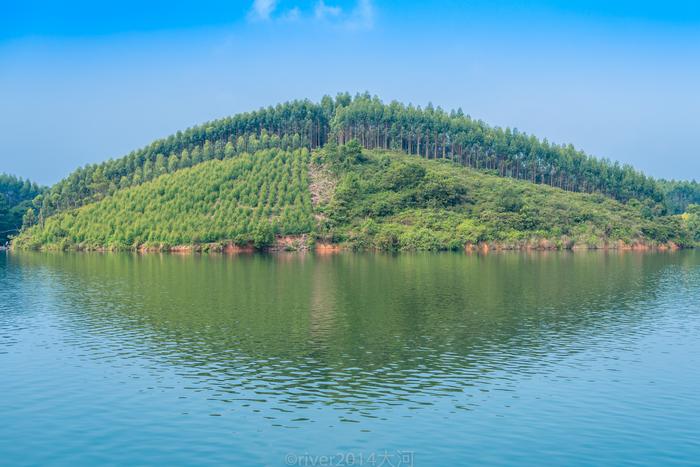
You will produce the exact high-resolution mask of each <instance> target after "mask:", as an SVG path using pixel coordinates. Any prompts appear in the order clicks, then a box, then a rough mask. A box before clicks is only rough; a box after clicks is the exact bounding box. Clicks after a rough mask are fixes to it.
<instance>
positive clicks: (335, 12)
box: [314, 0, 343, 20]
mask: <svg viewBox="0 0 700 467" xmlns="http://www.w3.org/2000/svg"><path fill="white" fill-rule="evenodd" d="M342 12H343V9H342V8H340V7H339V6H331V5H326V2H324V1H323V0H319V2H318V3H317V4H316V8H314V17H315V18H316V19H319V20H324V19H326V18H329V17H337V16H340V14H341V13H342Z"/></svg>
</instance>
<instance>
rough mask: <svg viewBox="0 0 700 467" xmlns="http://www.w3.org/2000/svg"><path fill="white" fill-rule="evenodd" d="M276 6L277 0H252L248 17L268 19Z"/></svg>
mask: <svg viewBox="0 0 700 467" xmlns="http://www.w3.org/2000/svg"><path fill="white" fill-rule="evenodd" d="M275 8H277V0H254V1H253V7H252V8H251V9H250V13H249V14H248V17H249V18H251V19H255V20H268V19H270V15H272V13H273V12H274V11H275Z"/></svg>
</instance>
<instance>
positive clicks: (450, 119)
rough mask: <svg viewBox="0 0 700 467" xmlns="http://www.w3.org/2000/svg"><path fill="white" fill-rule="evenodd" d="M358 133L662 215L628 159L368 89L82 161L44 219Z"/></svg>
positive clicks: (51, 197) (651, 189)
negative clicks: (219, 166)
mask: <svg viewBox="0 0 700 467" xmlns="http://www.w3.org/2000/svg"><path fill="white" fill-rule="evenodd" d="M351 139H355V140H357V141H359V142H360V143H361V145H362V146H363V147H364V148H365V149H385V150H393V151H400V152H403V153H405V154H410V155H414V156H418V157H421V158H424V159H449V160H453V161H456V162H458V163H459V164H462V165H464V166H468V167H472V168H475V169H478V170H481V171H484V172H488V173H491V174H494V175H498V176H502V177H511V178H516V179H520V180H525V181H529V182H532V183H536V184H546V185H551V186H554V187H557V188H560V189H563V190H566V191H573V192H582V193H600V194H603V195H605V196H609V197H611V198H614V199H616V200H619V201H622V202H627V201H629V200H632V199H634V200H638V201H640V202H641V203H642V204H644V206H645V209H646V210H647V212H648V214H649V215H659V214H662V213H663V212H664V211H665V209H666V207H665V206H664V204H663V203H664V193H663V192H662V190H661V189H660V187H659V185H658V184H657V183H656V182H655V181H654V180H653V179H652V178H650V177H647V176H645V175H644V174H642V173H641V172H639V171H637V170H635V169H633V168H632V167H630V166H627V165H620V164H618V163H616V162H610V161H608V160H604V159H596V158H594V157H591V156H588V155H586V154H585V153H583V152H582V151H579V150H576V149H575V148H574V147H573V146H571V145H566V146H560V145H556V144H552V143H549V142H548V141H547V140H546V139H545V140H540V139H537V138H536V137H534V136H532V135H527V134H525V133H521V132H519V131H517V130H514V129H508V128H505V129H503V128H499V127H491V126H489V125H487V124H485V123H484V122H482V121H480V120H474V119H472V118H471V117H469V116H467V115H464V114H463V113H462V111H461V110H457V111H452V112H445V111H443V110H442V109H440V108H433V107H432V106H431V105H428V106H427V107H425V108H420V107H414V106H412V105H404V104H400V103H398V102H392V103H390V104H385V103H383V102H382V101H380V100H379V99H378V98H376V97H371V96H369V95H368V94H363V95H357V96H355V97H351V96H350V95H349V94H339V95H338V96H337V97H336V98H331V97H324V98H323V99H322V100H321V102H320V103H313V102H310V101H308V100H307V101H294V102H289V103H285V104H280V105H277V106H275V107H268V108H263V109H260V110H258V111H255V112H249V113H243V114H239V115H235V116H233V117H228V118H224V119H221V120H216V121H212V122H209V123H205V124H203V125H200V126H196V127H193V128H190V129H187V130H185V131H183V132H178V133H176V134H175V135H172V136H169V137H168V138H166V139H162V140H158V141H155V142H154V143H152V144H150V145H148V146H147V147H145V148H143V149H140V150H137V151H134V152H132V153H130V154H129V155H127V156H125V157H122V158H119V159H114V160H109V161H107V162H104V163H101V164H94V165H89V166H86V167H83V168H81V169H78V170H76V171H75V172H73V173H72V174H70V175H69V176H68V177H67V178H66V179H64V180H63V181H61V182H59V183H58V184H56V185H55V186H54V187H52V188H51V190H50V192H49V194H48V195H47V196H45V197H44V198H43V201H42V206H41V216H42V217H47V216H49V215H52V214H54V213H56V212H58V211H62V210H66V209H71V208H75V207H78V206H82V205H84V204H86V203H89V202H93V201H98V200H101V199H103V198H104V197H106V196H108V195H111V194H113V193H114V192H116V191H117V190H120V189H124V188H128V187H133V186H137V185H140V184H141V183H144V182H147V181H149V180H153V179H154V178H156V177H158V176H160V175H163V174H166V173H172V172H175V171H177V170H180V169H183V168H187V167H191V166H194V165H197V164H199V163H201V162H205V161H208V160H214V159H219V160H221V159H225V158H230V157H232V156H234V155H237V154H240V153H243V152H255V151H257V150H262V149H269V148H279V149H283V150H296V149H300V148H307V149H310V150H313V149H315V148H318V147H322V146H324V145H325V144H326V143H327V142H329V141H334V142H337V143H339V144H342V143H346V142H348V141H350V140H351Z"/></svg>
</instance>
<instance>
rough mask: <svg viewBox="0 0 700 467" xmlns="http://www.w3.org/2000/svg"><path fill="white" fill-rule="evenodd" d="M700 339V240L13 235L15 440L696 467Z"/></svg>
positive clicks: (9, 390)
mask: <svg viewBox="0 0 700 467" xmlns="http://www.w3.org/2000/svg"><path fill="white" fill-rule="evenodd" d="M699 336H700V252H695V251H680V252H667V253H637V252H609V253H605V252H586V253H583V252H582V253H571V252H551V253H503V254H489V255H486V256H480V255H464V254H448V253H445V254H404V255H397V256H392V255H379V254H352V253H342V254H337V255H328V256H323V255H313V254H295V253H292V254H278V255H250V256H246V255H241V256H223V255H222V256H219V255H211V256H207V255H202V256H198V255H193V256H177V255H155V254H154V255H144V256H139V255H132V254H87V253H83V254H69V253H65V254H60V253H57V254H50V253H12V252H8V253H0V459H2V461H1V462H3V463H6V464H12V465H36V464H50V465H86V464H105V463H110V464H130V465H149V464H150V465H153V464H164V465H168V464H170V465H219V464H222V463H226V464H230V465H260V464H264V465H299V466H310V465H369V466H379V465H385V466H388V465H394V466H396V465H456V464H465V463H474V464H479V465H505V464H513V463H519V464H531V465H542V464H555V465H574V464H575V465H600V464H609V465H622V464H642V465H652V464H657V465H658V464H696V463H697V462H698V460H699V459H700V396H698V393H699V390H700V338H699ZM324 456H325V457H324ZM324 461H325V462H326V463H325V464H324V463H323V462H324ZM380 462H385V463H384V464H380ZM387 462H391V463H387Z"/></svg>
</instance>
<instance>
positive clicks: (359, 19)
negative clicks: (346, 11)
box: [346, 0, 374, 29]
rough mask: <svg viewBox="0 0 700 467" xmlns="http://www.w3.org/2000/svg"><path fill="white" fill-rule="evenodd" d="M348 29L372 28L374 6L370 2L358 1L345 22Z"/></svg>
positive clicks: (369, 0) (370, 0) (368, 0)
mask: <svg viewBox="0 0 700 467" xmlns="http://www.w3.org/2000/svg"><path fill="white" fill-rule="evenodd" d="M346 26H347V27H349V28H350V29H371V28H372V26H374V4H373V3H372V0H358V1H357V4H356V5H355V8H354V9H353V10H352V13H351V14H350V18H349V19H348V21H347V22H346Z"/></svg>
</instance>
